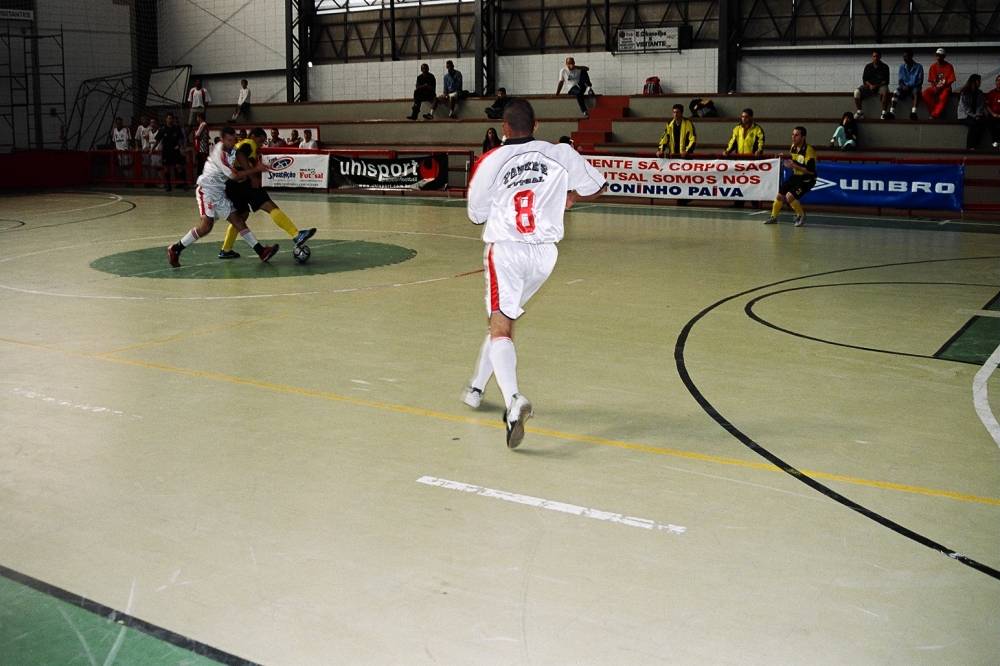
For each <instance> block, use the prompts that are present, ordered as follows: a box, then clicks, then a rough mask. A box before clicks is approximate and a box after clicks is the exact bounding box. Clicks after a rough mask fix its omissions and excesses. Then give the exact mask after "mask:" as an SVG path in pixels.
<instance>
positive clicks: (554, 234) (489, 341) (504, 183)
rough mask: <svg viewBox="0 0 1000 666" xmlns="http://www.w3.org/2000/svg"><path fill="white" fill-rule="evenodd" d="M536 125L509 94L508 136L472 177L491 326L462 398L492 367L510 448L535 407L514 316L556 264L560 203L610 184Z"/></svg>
mask: <svg viewBox="0 0 1000 666" xmlns="http://www.w3.org/2000/svg"><path fill="white" fill-rule="evenodd" d="M537 126H538V125H537V123H536V122H535V112H534V110H533V109H532V108H531V104H529V103H528V102H527V101H526V100H523V99H517V100H513V101H511V102H510V103H509V104H508V105H507V107H506V108H505V109H504V114H503V133H504V136H506V137H507V141H506V142H505V143H504V144H503V145H502V146H500V147H499V148H495V149H493V150H491V151H490V152H489V153H487V154H486V155H484V156H483V157H482V158H481V159H480V161H479V162H478V164H477V165H476V169H475V173H474V175H473V178H472V182H471V183H470V185H469V202H468V214H469V219H470V220H472V222H473V223H474V224H485V225H486V227H485V228H484V229H483V242H484V243H485V244H486V248H485V251H484V253H483V264H484V266H485V269H486V270H485V274H486V315H487V317H489V333H488V334H487V336H486V339H485V340H484V341H483V344H482V347H481V348H480V351H479V359H478V360H477V361H476V370H475V376H473V378H472V380H471V381H470V383H469V386H468V387H466V389H465V392H464V394H463V396H462V400H463V402H465V404H467V405H469V406H470V407H478V406H479V404H480V402H481V400H482V396H483V389H484V388H485V387H486V384H487V382H489V380H490V377H491V376H492V375H494V374H495V375H496V379H497V385H498V386H499V387H500V392H501V393H503V399H504V404H505V405H506V407H507V409H506V410H505V411H504V415H503V420H504V424H505V425H506V427H507V446H508V447H510V448H512V449H513V448H516V447H517V445H518V444H520V443H521V440H522V439H523V438H524V423H525V421H527V420H528V419H529V418H531V417H532V416H533V415H534V411H533V409H532V406H531V402H530V401H529V400H528V399H527V398H526V397H524V396H523V395H521V393H520V392H519V388H518V385H517V354H516V352H515V350H514V341H513V339H512V337H513V333H514V321H515V320H516V319H517V318H518V317H520V316H521V314H522V313H523V312H524V309H523V307H524V305H525V303H527V302H528V299H530V298H531V297H532V296H533V295H534V294H535V292H537V291H538V289H539V288H540V287H541V286H542V284H543V283H544V282H545V280H546V279H547V278H548V277H549V275H550V274H551V273H552V269H553V268H555V265H556V257H557V255H558V251H557V250H556V243H558V242H559V241H560V240H561V239H562V237H563V215H564V212H565V210H566V209H568V208H570V207H572V206H573V204H574V203H575V202H576V201H580V200H584V199H588V200H589V199H593V198H596V197H597V196H598V195H600V194H601V193H602V192H603V191H604V190H605V189H606V188H607V182H606V181H605V180H604V177H603V176H602V175H601V174H600V173H598V172H597V171H596V170H595V169H594V168H593V167H592V166H590V164H589V163H588V162H587V161H586V160H585V159H584V158H583V157H581V156H580V154H579V153H577V152H576V151H575V150H574V149H573V147H572V146H570V145H568V144H561V143H560V144H551V143H549V142H547V141H537V140H536V139H535V138H534V136H532V133H533V132H534V131H535V128H536V127H537Z"/></svg>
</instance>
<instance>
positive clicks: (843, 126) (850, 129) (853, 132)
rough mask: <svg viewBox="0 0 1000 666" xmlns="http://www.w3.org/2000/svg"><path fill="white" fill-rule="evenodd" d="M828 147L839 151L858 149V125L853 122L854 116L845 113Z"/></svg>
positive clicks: (847, 112)
mask: <svg viewBox="0 0 1000 666" xmlns="http://www.w3.org/2000/svg"><path fill="white" fill-rule="evenodd" d="M830 147H831V148H837V149H839V150H857V148H858V124H857V123H856V122H854V116H852V115H851V112H850V111H845V112H844V115H843V117H842V118H841V119H840V124H839V125H837V129H835V130H834V131H833V138H832V139H830Z"/></svg>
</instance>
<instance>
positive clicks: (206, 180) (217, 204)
mask: <svg viewBox="0 0 1000 666" xmlns="http://www.w3.org/2000/svg"><path fill="white" fill-rule="evenodd" d="M235 143H236V132H234V131H233V128H232V127H224V128H223V129H222V140H221V141H219V142H218V143H217V144H215V146H213V147H212V150H211V152H210V153H209V155H208V159H207V160H205V168H204V169H203V170H202V172H201V175H200V176H198V186H197V187H196V188H195V199H196V200H197V202H198V214H199V216H200V217H201V224H199V225H198V226H197V227H194V228H192V229H191V231H189V232H187V234H185V235H184V237H183V238H181V239H180V240H179V241H177V242H176V243H173V244H171V245H168V246H167V261H168V262H170V265H171V266H173V267H174V268H179V267H180V265H181V261H180V256H181V252H183V251H184V248H186V247H188V246H190V245H192V244H194V242H195V241H197V240H198V239H199V238H201V237H202V236H205V235H206V234H208V233H209V232H210V231H212V227H213V226H214V225H215V220H217V219H223V220H229V222H230V223H231V224H232V225H233V226H234V227H236V229H237V231H239V233H240V235H241V236H242V237H243V240H245V241H246V242H247V244H248V245H249V246H250V247H252V248H253V249H254V252H256V253H257V256H258V257H260V260H261V261H267V260H269V259H270V258H271V257H273V256H274V255H275V254H276V253H277V252H278V246H277V245H268V246H264V245H261V244H260V243H259V242H258V241H257V238H256V237H255V236H254V235H253V232H252V231H250V229H249V228H248V227H247V225H246V219H247V216H249V214H250V213H249V211H247V212H246V213H241V212H238V211H234V210H233V204H232V202H231V201H230V200H229V198H228V197H226V181H227V180H229V179H237V178H240V177H242V176H245V175H247V174H248V172H242V173H241V174H237V173H236V172H234V171H233V167H232V165H233V160H232V157H231V155H230V151H232V149H233V146H234V145H235ZM265 170H267V165H266V164H264V163H263V162H262V163H261V164H258V165H257V166H256V167H255V170H254V171H253V173H259V172H262V171H265Z"/></svg>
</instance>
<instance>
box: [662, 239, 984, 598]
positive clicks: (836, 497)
mask: <svg viewBox="0 0 1000 666" xmlns="http://www.w3.org/2000/svg"><path fill="white" fill-rule="evenodd" d="M984 259H1000V256H996V255H991V256H983V257H956V258H954V259H924V260H920V261H899V262H894V263H889V264H875V265H872V266H857V267H854V268H841V269H837V270H833V271H824V272H822V273H812V274H810V275H800V276H799V277H794V278H788V279H785V280H778V281H777V282H771V283H769V284H765V285H761V286H759V287H753V288H752V289H747V290H744V291H741V292H739V293H736V294H733V295H731V296H726V297H725V298H723V299H721V300H718V301H716V302H715V303H712V304H711V305H709V306H707V307H705V308H703V309H702V310H701V311H700V312H699V313H698V314H696V315H695V316H694V317H692V318H691V319H690V320H688V322H687V323H686V324H685V325H684V328H683V329H682V330H681V332H680V334H679V335H678V336H677V341H676V343H675V345H674V362H675V363H676V365H677V374H678V375H680V378H681V381H683V382H684V386H685V387H686V388H687V390H688V392H689V393H690V394H691V396H692V397H693V398H694V399H695V401H696V402H697V403H698V405H699V406H700V407H701V408H702V409H703V410H704V411H705V413H706V414H708V415H709V417H711V418H712V420H714V421H715V422H716V423H718V424H719V425H720V426H721V427H722V428H723V429H724V430H725V431H726V432H728V433H729V434H730V435H732V436H733V437H735V438H736V439H737V440H738V441H739V442H740V443H741V444H743V445H744V446H746V447H747V448H748V449H750V450H751V451H753V452H754V453H756V454H757V455H759V456H761V457H762V458H764V459H765V460H767V461H768V462H770V463H771V464H773V465H775V466H776V467H778V468H779V469H781V471H783V472H785V473H786V474H788V475H789V476H791V477H793V478H795V479H797V480H798V481H801V482H802V483H804V484H805V485H807V486H809V487H810V488H812V489H813V490H815V491H817V492H819V493H822V494H823V495H825V496H826V497H829V498H830V499H832V500H833V501H835V502H837V503H839V504H841V505H843V506H845V507H847V508H848V509H850V510H852V511H855V512H857V513H859V514H861V515H862V516H864V517H865V518H868V519H870V520H873V521H875V522H876V523H878V524H879V525H882V526H883V527H887V528H889V529H890V530H892V531H893V532H896V533H897V534H899V535H901V536H904V537H906V538H907V539H910V540H912V541H915V542H916V543H919V544H920V545H921V546H925V547H927V548H930V549H932V550H935V551H937V552H939V553H941V554H943V555H946V556H947V557H949V558H950V559H953V560H955V561H956V562H959V563H961V564H964V565H965V566H967V567H970V568H972V569H975V570H976V571H979V572H981V573H984V574H986V575H987V576H989V577H991V578H993V579H996V580H998V581H1000V571H998V570H997V569H994V568H993V567H990V566H988V565H986V564H983V563H981V562H978V561H976V560H974V559H972V558H970V557H966V556H965V555H963V554H961V553H959V552H957V551H955V550H953V549H951V548H949V547H947V546H945V545H943V544H940V543H938V542H936V541H934V540H932V539H930V538H928V537H926V536H924V535H922V534H919V533H918V532H915V531H913V530H911V529H909V528H907V527H904V526H903V525H900V524H899V523H897V522H895V521H893V520H891V519H889V518H886V517H885V516H883V515H881V514H879V513H877V512H875V511H873V510H871V509H869V508H867V507H865V506H862V505H861V504H858V503H857V502H855V501H854V500H852V499H850V498H848V497H846V496H845V495H842V494H840V493H838V492H837V491H835V490H833V489H832V488H830V487H828V486H825V485H823V484H822V483H820V482H819V481H817V480H816V479H814V478H812V477H810V476H808V475H806V474H804V473H803V472H802V471H801V470H799V469H797V468H796V467H794V466H792V465H790V464H789V463H787V462H785V461H784V460H782V459H781V458H779V457H778V456H776V455H775V454H773V453H771V452H770V451H768V450H767V449H766V448H764V447H763V446H761V445H760V444H758V443H757V442H756V441H754V439H753V438H752V437H750V436H749V435H747V434H746V433H744V432H743V431H742V430H740V429H739V428H738V427H736V426H735V425H734V424H732V423H730V422H729V420H728V419H727V418H726V417H724V416H723V415H722V414H721V413H720V412H719V410H717V409H716V408H715V406H714V405H713V404H712V403H711V402H710V401H709V400H708V398H706V397H705V394H704V393H702V392H701V390H700V389H699V388H698V386H697V384H695V382H694V380H693V379H692V378H691V374H690V373H689V372H688V369H687V362H686V361H685V359H684V348H685V346H686V345H687V341H688V338H689V337H690V336H691V331H692V330H693V329H694V327H695V325H696V324H697V323H698V322H699V321H701V320H702V319H703V318H704V317H705V316H706V315H707V314H708V313H710V312H712V311H713V310H715V309H716V308H718V307H720V306H722V305H724V304H725V303H728V302H730V301H732V300H735V299H737V298H741V297H743V296H746V295H747V294H752V293H753V292H755V291H760V290H761V289H769V288H771V287H776V286H778V285H782V284H788V283H789V282H796V281H798V280H806V279H810V278H816V277H822V276H824V275H837V274H840V273H850V272H853V271H863V270H872V269H876V268H890V267H893V266H914V265H919V264H935V263H944V262H953V261H977V260H978V261H981V260H984Z"/></svg>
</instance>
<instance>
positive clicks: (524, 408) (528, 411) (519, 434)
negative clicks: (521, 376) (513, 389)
mask: <svg viewBox="0 0 1000 666" xmlns="http://www.w3.org/2000/svg"><path fill="white" fill-rule="evenodd" d="M534 415H535V411H534V410H533V409H532V408H531V401H530V400H528V399H527V398H525V397H524V396H523V395H521V394H520V393H515V394H514V399H513V400H512V401H511V403H510V409H509V410H507V411H505V412H504V413H503V421H504V424H505V425H506V426H507V448H508V449H516V448H517V447H518V446H519V445H520V444H521V441H522V440H523V439H524V424H525V423H526V422H527V420H528V419H530V418H531V417H532V416H534Z"/></svg>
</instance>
